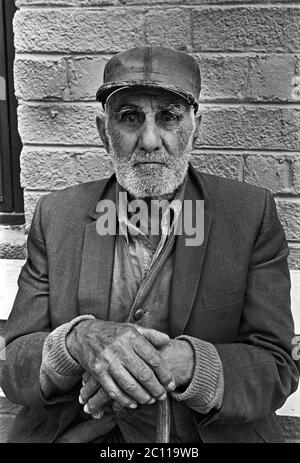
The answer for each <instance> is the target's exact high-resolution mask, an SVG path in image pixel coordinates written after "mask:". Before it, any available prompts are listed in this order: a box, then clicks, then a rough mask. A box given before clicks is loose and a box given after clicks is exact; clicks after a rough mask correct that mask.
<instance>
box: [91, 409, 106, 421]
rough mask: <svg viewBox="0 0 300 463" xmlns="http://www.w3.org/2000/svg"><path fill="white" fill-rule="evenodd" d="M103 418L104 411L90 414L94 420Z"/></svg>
mask: <svg viewBox="0 0 300 463" xmlns="http://www.w3.org/2000/svg"><path fill="white" fill-rule="evenodd" d="M103 416H104V411H103V410H99V411H98V413H92V418H94V419H95V420H100V419H101V418H102V417H103Z"/></svg>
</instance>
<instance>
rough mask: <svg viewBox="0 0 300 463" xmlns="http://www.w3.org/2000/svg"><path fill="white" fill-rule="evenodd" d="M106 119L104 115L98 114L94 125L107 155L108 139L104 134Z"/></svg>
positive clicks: (105, 133)
mask: <svg viewBox="0 0 300 463" xmlns="http://www.w3.org/2000/svg"><path fill="white" fill-rule="evenodd" d="M106 119H107V116H106V114H100V115H99V116H97V117H96V124H97V129H98V133H99V136H100V138H101V140H102V143H103V146H104V148H105V149H106V151H107V152H108V153H109V143H108V137H107V132H106Z"/></svg>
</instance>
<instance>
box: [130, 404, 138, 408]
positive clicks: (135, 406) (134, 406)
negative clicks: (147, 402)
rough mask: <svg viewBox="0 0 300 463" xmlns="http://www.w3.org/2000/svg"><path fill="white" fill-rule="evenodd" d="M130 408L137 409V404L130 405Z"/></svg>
mask: <svg viewBox="0 0 300 463" xmlns="http://www.w3.org/2000/svg"><path fill="white" fill-rule="evenodd" d="M129 408H137V404H130V405H129Z"/></svg>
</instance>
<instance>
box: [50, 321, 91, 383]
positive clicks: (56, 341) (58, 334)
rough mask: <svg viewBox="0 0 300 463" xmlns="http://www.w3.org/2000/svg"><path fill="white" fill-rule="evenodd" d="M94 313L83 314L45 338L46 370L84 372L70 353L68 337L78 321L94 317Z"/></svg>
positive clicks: (61, 373)
mask: <svg viewBox="0 0 300 463" xmlns="http://www.w3.org/2000/svg"><path fill="white" fill-rule="evenodd" d="M94 318H95V317H94V316H93V315H81V316H79V317H76V318H74V319H73V320H71V321H70V322H68V323H64V324H63V325H61V326H59V327H58V328H56V329H55V330H53V331H52V332H51V333H50V334H49V335H48V336H47V338H46V339H45V342H44V347H43V361H42V363H43V364H44V365H43V366H44V368H45V369H46V371H49V370H50V371H54V372H55V373H57V374H60V375H62V376H74V375H80V374H81V373H83V371H84V369H83V368H82V367H81V365H80V364H79V363H78V362H76V360H74V359H73V357H72V356H71V355H70V354H69V351H68V349H67V346H66V337H67V335H68V334H69V333H70V331H71V330H72V328H74V326H75V325H77V323H80V322H81V321H83V320H90V319H94Z"/></svg>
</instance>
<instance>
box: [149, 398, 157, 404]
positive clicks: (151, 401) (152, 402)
mask: <svg viewBox="0 0 300 463" xmlns="http://www.w3.org/2000/svg"><path fill="white" fill-rule="evenodd" d="M154 402H156V400H155V399H154V398H152V399H151V400H150V401H149V402H148V404H149V405H151V404H154Z"/></svg>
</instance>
